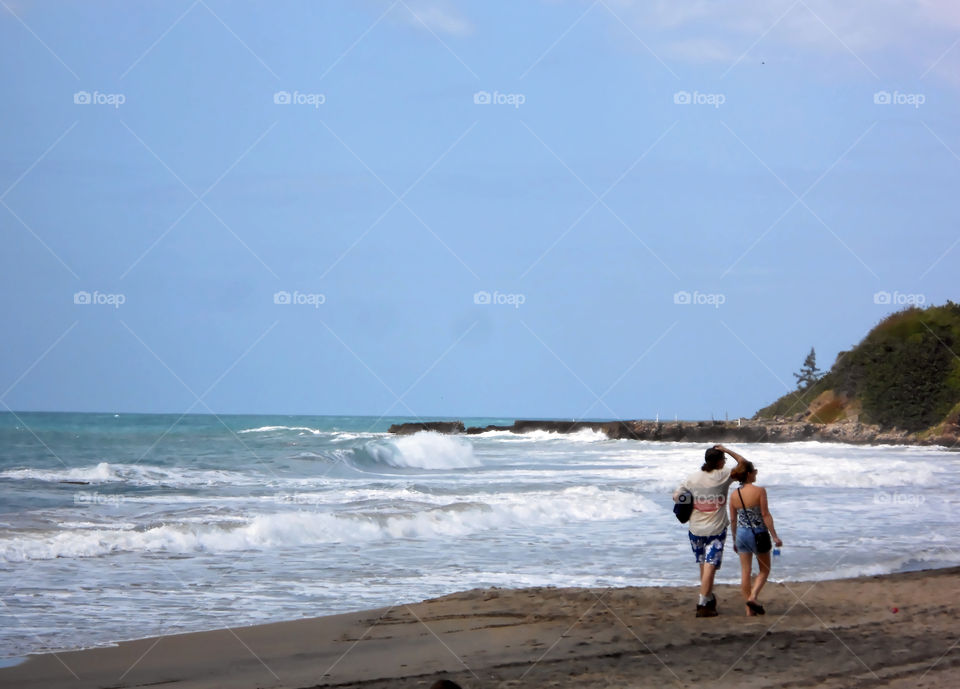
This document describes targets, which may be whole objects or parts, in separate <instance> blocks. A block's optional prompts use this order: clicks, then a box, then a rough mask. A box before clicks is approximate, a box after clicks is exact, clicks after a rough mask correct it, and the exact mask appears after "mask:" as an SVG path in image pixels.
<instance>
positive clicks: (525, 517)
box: [0, 487, 659, 562]
mask: <svg viewBox="0 0 960 689" xmlns="http://www.w3.org/2000/svg"><path fill="white" fill-rule="evenodd" d="M656 509H659V508H658V507H657V506H656V505H655V504H654V503H652V502H651V501H649V500H647V499H646V498H643V497H641V496H638V495H634V494H631V493H628V492H625V491H619V490H615V491H603V490H600V489H599V488H596V487H572V488H567V489H564V490H560V491H544V492H531V493H514V494H508V495H498V496H493V499H492V501H491V502H490V503H485V502H467V501H462V500H461V501H456V502H448V503H446V504H443V505H429V504H427V505H423V506H422V507H421V508H420V509H419V510H417V511H414V512H406V513H400V514H393V515H389V516H388V515H386V514H382V513H381V514H376V513H369V512H367V513H364V512H353V511H351V512H341V513H335V512H330V511H323V512H320V511H308V510H297V511H289V512H279V513H270V514H256V515H252V516H249V517H247V518H244V519H242V520H240V519H236V518H233V519H227V520H220V521H218V522H217V523H214V524H210V523H209V521H210V518H209V517H189V518H184V519H181V520H179V522H178V523H165V524H160V525H157V526H154V527H152V528H148V529H145V530H131V529H130V527H129V525H126V524H124V525H122V528H112V527H111V528H105V527H104V525H102V524H100V525H92V524H91V525H88V524H84V525H83V526H82V528H74V529H69V530H64V531H60V532H58V533H37V532H31V533H29V534H18V535H14V536H11V537H6V538H0V559H3V560H6V561H12V562H16V561H22V560H45V559H51V558H57V557H61V558H62V557H67V558H77V557H81V558H82V557H95V556H100V555H107V554H110V553H118V552H124V551H133V552H142V551H147V552H168V553H191V552H223V551H234V550H248V549H267V548H274V547H285V546H309V545H317V544H323V543H348V544H355V543H363V542H371V541H378V540H391V539H417V540H438V539H439V540H445V539H449V538H457V537H462V536H466V535H469V534H472V533H477V532H481V531H491V530H498V531H503V530H505V529H517V528H519V529H528V528H530V527H534V526H550V525H553V524H557V525H560V524H568V523H573V522H586V521H610V520H619V519H629V518H631V517H633V516H635V515H636V514H638V513H640V512H649V511H653V510H656ZM91 526H92V527H94V528H91ZM96 527H99V528H96Z"/></svg>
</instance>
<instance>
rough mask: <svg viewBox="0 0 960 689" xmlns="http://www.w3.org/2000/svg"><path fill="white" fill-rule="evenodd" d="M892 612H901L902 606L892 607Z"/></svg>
mask: <svg viewBox="0 0 960 689" xmlns="http://www.w3.org/2000/svg"><path fill="white" fill-rule="evenodd" d="M890 612H900V608H890Z"/></svg>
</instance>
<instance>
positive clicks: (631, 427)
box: [390, 419, 960, 447]
mask: <svg viewBox="0 0 960 689" xmlns="http://www.w3.org/2000/svg"><path fill="white" fill-rule="evenodd" d="M583 430H591V431H595V432H599V433H603V434H605V435H606V436H607V437H608V438H611V439H614V440H653V441H673V442H690V443H734V442H739V443H790V442H798V441H804V440H816V441H820V442H834V443H849V444H853V445H945V446H948V447H952V446H955V445H957V444H958V443H960V437H958V434H960V429H958V428H957V427H955V426H949V427H945V428H944V429H943V432H942V434H940V435H923V436H921V435H919V434H916V433H908V432H906V431H900V430H896V429H893V430H889V429H888V430H884V429H882V428H880V427H879V426H874V425H870V424H863V423H832V424H823V423H808V422H803V421H800V422H797V421H789V420H785V419H752V420H747V419H739V420H737V421H552V420H517V421H514V422H513V424H512V425H510V426H494V425H491V426H483V427H479V426H470V427H469V428H465V427H464V424H463V423H462V422H460V421H430V422H417V423H403V424H395V425H393V426H391V427H390V432H391V433H396V434H400V435H409V434H411V433H416V432H418V431H437V432H439V433H450V434H461V433H462V434H466V435H478V434H480V433H486V432H489V431H509V432H512V433H529V432H531V431H547V432H549V433H576V432H578V431H583Z"/></svg>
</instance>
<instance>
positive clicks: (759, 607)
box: [747, 600, 767, 615]
mask: <svg viewBox="0 0 960 689" xmlns="http://www.w3.org/2000/svg"><path fill="white" fill-rule="evenodd" d="M747 607H748V608H750V610H751V611H753V612H755V613H756V614H757V615H766V614H767V611H766V610H764V609H763V606H762V605H760V604H759V603H754V602H753V601H749V600H748V601H747Z"/></svg>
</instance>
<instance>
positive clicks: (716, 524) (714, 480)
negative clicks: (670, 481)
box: [678, 469, 733, 536]
mask: <svg viewBox="0 0 960 689" xmlns="http://www.w3.org/2000/svg"><path fill="white" fill-rule="evenodd" d="M730 472H731V469H714V470H713V471H702V470H701V471H697V472H696V473H693V474H690V476H688V477H687V480H686V481H684V482H683V483H682V484H680V488H679V489H678V490H683V489H684V488H686V489H687V490H689V491H690V492H691V493H693V514H692V515H690V521H689V522H688V524H689V527H690V533H692V534H693V535H694V536H715V535H717V534H719V533H720V532H721V531H723V530H724V529H725V528H727V525H728V524H729V523H730V519H729V518H728V517H727V491H728V490H729V488H730V484H731V483H733V479H732V478H730Z"/></svg>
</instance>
